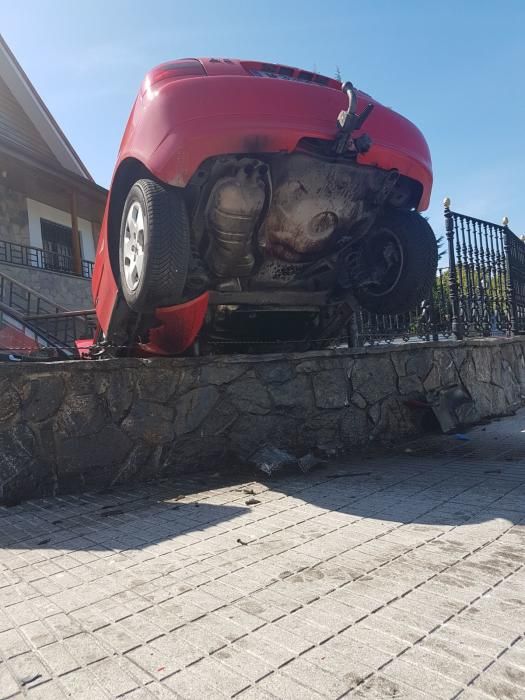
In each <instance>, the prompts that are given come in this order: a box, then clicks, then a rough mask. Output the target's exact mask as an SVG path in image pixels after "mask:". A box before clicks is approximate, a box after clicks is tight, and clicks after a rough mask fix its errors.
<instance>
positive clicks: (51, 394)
mask: <svg viewBox="0 0 525 700" xmlns="http://www.w3.org/2000/svg"><path fill="white" fill-rule="evenodd" d="M64 393H65V388H64V378H63V377H62V376H60V375H58V376H57V375H49V376H41V377H39V378H38V380H37V381H34V380H32V379H31V380H30V381H28V382H26V383H25V384H24V385H23V387H22V398H23V407H22V418H23V419H24V420H27V421H30V422H35V423H38V422H40V421H44V420H47V419H48V418H51V416H54V415H55V413H56V412H57V410H58V409H59V408H60V406H61V404H62V401H63V400H64Z"/></svg>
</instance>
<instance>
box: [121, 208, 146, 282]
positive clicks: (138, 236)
mask: <svg viewBox="0 0 525 700" xmlns="http://www.w3.org/2000/svg"><path fill="white" fill-rule="evenodd" d="M123 253H124V277H125V279H126V285H127V287H128V289H129V290H131V291H132V292H133V291H135V289H136V288H137V287H138V286H139V282H140V279H141V277H142V270H143V267H144V212H143V211H142V206H141V205H140V203H139V202H133V203H132V205H131V206H130V208H129V211H128V216H127V218H126V229H125V231H124V251H123Z"/></svg>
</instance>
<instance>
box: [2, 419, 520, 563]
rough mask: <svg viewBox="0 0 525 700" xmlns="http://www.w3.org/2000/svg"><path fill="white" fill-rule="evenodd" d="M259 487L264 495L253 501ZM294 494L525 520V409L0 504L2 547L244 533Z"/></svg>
mask: <svg viewBox="0 0 525 700" xmlns="http://www.w3.org/2000/svg"><path fill="white" fill-rule="evenodd" d="M263 477H264V478H263ZM254 480H255V481H254ZM254 492H255V500H256V501H257V502H256V503H250V501H251V500H252V499H253V498H254ZM287 497H290V498H291V499H293V500H294V503H291V504H290V507H292V508H293V507H297V502H299V505H302V504H305V505H310V506H311V505H314V506H317V507H319V508H322V509H324V510H325V511H327V512H337V513H340V514H346V515H348V516H349V522H351V521H352V519H358V518H370V519H375V520H383V521H384V520H388V521H391V522H393V523H401V524H403V523H404V524H407V523H413V524H414V526H425V525H442V526H447V527H454V526H456V525H463V524H465V523H467V522H468V523H469V525H475V524H476V523H485V522H487V521H489V520H493V519H498V518H503V519H506V520H508V521H510V522H519V521H523V520H525V411H521V412H519V413H518V414H517V415H516V416H513V417H510V418H506V419H503V420H500V421H495V422H493V423H491V424H489V425H486V426H483V427H478V428H475V429H474V430H472V431H470V432H469V433H468V434H467V435H460V436H429V437H427V438H423V439H420V440H418V441H415V442H413V443H410V444H409V445H408V446H403V447H400V448H399V447H398V448H396V449H394V450H392V451H391V452H390V453H389V454H388V455H385V454H383V455H370V454H368V455H365V456H357V455H355V456H354V457H350V458H346V459H344V460H340V461H339V462H337V463H330V464H326V465H324V466H323V467H321V468H316V469H313V470H312V471H311V472H309V473H308V474H302V473H301V472H300V471H299V470H298V469H294V471H293V473H292V472H288V473H282V474H279V475H276V476H275V477H274V478H267V477H266V476H264V475H262V474H260V473H255V472H254V471H253V470H236V471H235V472H234V473H230V474H226V473H223V474H222V473H216V474H201V475H198V476H195V477H192V478H181V479H169V480H168V479H164V480H159V481H156V482H152V483H149V484H136V485H129V486H127V487H126V488H116V489H114V490H111V491H106V492H102V493H88V494H81V495H79V496H64V497H56V498H50V499H44V500H41V501H32V502H28V503H26V504H21V505H18V506H15V507H12V508H3V509H0V547H3V548H9V549H42V550H49V549H53V550H68V551H78V550H84V551H90V550H93V551H97V550H119V551H125V550H141V549H144V548H145V547H150V546H152V545H155V544H160V543H162V542H164V541H166V540H172V539H173V538H181V543H183V542H184V541H188V542H190V541H191V539H192V535H193V536H195V535H197V537H194V539H199V540H202V539H205V538H206V531H207V530H208V529H210V530H211V528H215V530H216V528H217V527H218V526H219V527H220V526H223V525H224V524H225V523H228V522H229V524H230V526H231V527H230V528H225V529H229V530H231V537H232V538H237V537H238V538H242V527H243V526H244V525H246V524H247V522H249V521H250V520H251V519H250V518H249V519H248V520H247V519H246V517H244V518H243V519H242V520H241V521H240V523H239V528H238V529H235V523H234V522H232V521H235V519H236V518H239V517H240V516H246V515H249V514H250V513H253V520H260V519H261V518H263V517H271V515H272V512H271V511H270V512H269V513H267V514H265V515H264V516H263V515H262V513H263V511H262V510H260V511H258V510H257V509H258V508H261V507H262V508H263V509H265V508H266V510H268V507H269V503H270V502H275V501H276V500H279V499H282V498H287ZM265 504H267V505H265ZM281 510H282V509H281ZM278 511H279V509H278V508H277V509H276V512H278ZM263 529H264V528H263ZM210 536H211V535H210ZM275 536H281V537H283V536H285V534H284V532H283V533H279V532H278V533H276V535H275ZM242 544H243V542H240V543H239V546H241V545H242ZM172 548H173V547H172Z"/></svg>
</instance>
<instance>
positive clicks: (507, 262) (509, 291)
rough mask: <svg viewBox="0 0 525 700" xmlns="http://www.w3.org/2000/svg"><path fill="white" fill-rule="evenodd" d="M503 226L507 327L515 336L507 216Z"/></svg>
mask: <svg viewBox="0 0 525 700" xmlns="http://www.w3.org/2000/svg"><path fill="white" fill-rule="evenodd" d="M501 223H502V225H503V250H504V252H505V267H506V280H505V282H506V285H505V286H506V290H505V291H506V296H507V307H508V310H509V326H510V334H511V335H517V333H518V327H517V324H516V316H517V314H516V294H515V289H514V280H513V278H512V260H511V255H510V246H509V236H510V230H509V219H508V217H507V216H504V217H503V221H502V222H501Z"/></svg>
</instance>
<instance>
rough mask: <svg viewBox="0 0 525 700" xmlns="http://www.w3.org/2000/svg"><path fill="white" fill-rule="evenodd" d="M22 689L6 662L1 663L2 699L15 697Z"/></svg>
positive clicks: (0, 684)
mask: <svg viewBox="0 0 525 700" xmlns="http://www.w3.org/2000/svg"><path fill="white" fill-rule="evenodd" d="M19 690H20V688H19V685H18V683H17V682H16V680H15V678H14V676H13V674H12V673H11V671H10V670H9V668H8V667H7V664H6V663H0V700H6V698H10V697H13V696H14V695H15V694H16V693H17V692H18V691H19Z"/></svg>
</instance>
